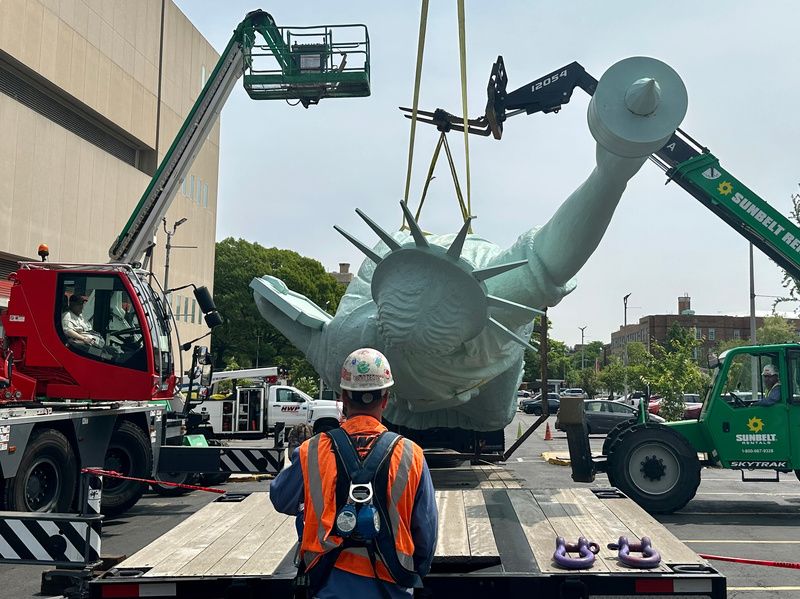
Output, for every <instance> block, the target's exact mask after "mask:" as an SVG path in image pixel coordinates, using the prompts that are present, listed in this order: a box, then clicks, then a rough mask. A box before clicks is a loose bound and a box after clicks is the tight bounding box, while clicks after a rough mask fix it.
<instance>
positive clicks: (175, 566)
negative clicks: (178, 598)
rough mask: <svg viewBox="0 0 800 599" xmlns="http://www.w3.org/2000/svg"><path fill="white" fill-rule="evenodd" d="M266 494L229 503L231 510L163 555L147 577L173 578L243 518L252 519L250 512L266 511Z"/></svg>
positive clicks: (267, 499)
mask: <svg viewBox="0 0 800 599" xmlns="http://www.w3.org/2000/svg"><path fill="white" fill-rule="evenodd" d="M268 497H269V496H268V494H267V493H252V494H251V495H249V496H247V497H246V498H245V499H244V500H243V501H241V502H238V503H229V504H228V505H229V506H231V507H232V509H230V510H228V511H227V512H226V513H225V515H224V516H222V517H219V518H217V519H216V520H213V521H209V522H206V523H205V525H204V526H203V527H202V528H200V529H199V530H197V531H196V532H195V534H194V536H192V537H191V538H188V539H186V540H185V541H184V544H183V545H181V546H179V547H178V548H177V549H175V551H173V552H172V553H169V554H164V556H163V558H162V559H161V560H160V561H158V562H157V563H156V564H155V565H154V566H153V568H152V569H151V570H150V571H149V572H147V576H148V577H153V576H173V575H175V574H177V573H178V571H179V570H180V569H181V568H183V567H184V566H185V565H186V564H187V563H189V562H190V561H191V560H192V559H194V558H195V557H196V556H197V555H198V554H200V553H201V552H202V551H203V550H204V549H205V548H206V547H208V546H209V545H211V544H212V543H213V542H214V541H216V540H217V539H218V538H219V537H220V536H221V535H223V534H225V532H226V531H227V530H229V529H231V528H235V527H236V525H237V524H238V523H239V521H240V520H242V519H243V518H245V517H252V516H251V512H257V511H258V512H260V511H263V510H266V509H267V505H268V504H269V498H268Z"/></svg>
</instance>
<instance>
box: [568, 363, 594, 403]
mask: <svg viewBox="0 0 800 599" xmlns="http://www.w3.org/2000/svg"><path fill="white" fill-rule="evenodd" d="M567 379H568V380H569V384H570V386H573V387H580V388H581V389H583V390H584V391H586V393H587V395H589V397H594V396H595V394H596V393H597V389H598V386H599V383H598V378H597V373H596V372H595V371H594V368H584V369H582V370H570V371H569V372H568V373H567Z"/></svg>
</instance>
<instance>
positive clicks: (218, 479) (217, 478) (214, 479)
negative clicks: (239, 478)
mask: <svg viewBox="0 0 800 599" xmlns="http://www.w3.org/2000/svg"><path fill="white" fill-rule="evenodd" d="M206 440H207V441H208V444H209V446H210V447H221V446H223V445H227V443H223V442H222V441H220V440H219V439H208V438H206ZM230 477H231V473H230V472H215V473H210V472H206V473H203V474H201V475H200V484H203V485H206V486H207V487H213V486H216V485H221V484H224V483H226V482H228V479H229V478H230Z"/></svg>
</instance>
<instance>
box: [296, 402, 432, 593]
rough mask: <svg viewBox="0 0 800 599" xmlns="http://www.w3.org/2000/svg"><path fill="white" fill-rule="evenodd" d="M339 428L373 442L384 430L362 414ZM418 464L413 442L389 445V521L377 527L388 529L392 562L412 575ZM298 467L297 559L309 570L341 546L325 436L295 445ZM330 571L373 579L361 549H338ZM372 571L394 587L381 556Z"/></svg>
mask: <svg viewBox="0 0 800 599" xmlns="http://www.w3.org/2000/svg"><path fill="white" fill-rule="evenodd" d="M342 429H344V431H345V432H346V433H347V434H348V435H350V436H351V437H355V438H359V437H377V436H378V435H380V434H381V433H382V432H384V431H386V427H385V426H383V425H382V424H381V423H380V422H379V421H378V420H376V419H375V418H373V417H372V416H366V415H357V416H353V417H352V418H348V419H347V420H346V421H345V422H344V424H342ZM359 453H360V452H359ZM362 457H363V456H362ZM423 464H424V457H423V454H422V449H421V448H420V447H419V446H418V445H416V444H415V443H413V442H412V441H410V440H408V439H405V438H401V439H400V440H399V441H398V442H397V444H396V445H395V446H394V450H393V452H392V456H391V458H390V462H389V471H388V480H387V484H386V490H385V493H386V496H385V497H386V507H387V511H388V515H389V520H390V522H388V523H386V522H384V523H382V526H386V525H387V524H388V525H390V526H391V528H392V532H393V537H394V541H395V551H396V554H397V559H398V561H399V563H400V565H401V566H402V567H403V568H405V569H406V570H409V571H412V572H413V571H414V559H413V556H414V539H413V538H412V536H411V512H412V510H413V508H414V498H415V497H416V495H417V488H418V487H419V483H420V479H421V477H422V469H423ZM300 466H301V468H302V470H303V492H304V494H305V498H304V506H305V507H304V518H303V521H304V525H303V538H302V541H301V543H300V557H301V559H302V560H303V562H304V564H305V566H306V571H308V570H310V569H311V568H313V567H314V566H315V565H316V564H317V563H318V562H319V560H320V558H322V556H323V555H325V554H326V553H328V552H329V551H332V550H334V549H336V548H337V547H339V546H340V545H341V544H342V542H343V541H344V539H342V537H340V536H337V535H336V534H335V533H334V530H335V520H336V512H337V506H336V481H337V471H338V468H337V465H336V454H335V451H334V449H333V446H332V442H331V440H330V438H329V437H328V436H327V435H325V434H324V433H323V434H319V435H316V436H315V437H312V438H311V439H309V440H308V441H305V442H304V443H303V444H302V445H301V446H300ZM375 492H376V493H377V492H379V489H375ZM335 567H336V568H339V569H340V570H344V571H346V572H350V573H352V574H357V575H358V576H365V577H367V578H374V576H375V574H374V572H373V568H372V563H371V562H370V559H369V555H368V553H367V550H366V549H365V548H363V547H348V548H346V549H343V550H342V552H341V553H340V555H339V557H338V559H337V560H336V564H335ZM375 571H376V572H377V573H378V576H379V577H380V578H381V579H383V580H385V581H388V582H395V580H394V578H393V577H392V575H391V574H390V572H389V569H388V568H387V567H386V565H385V564H384V563H383V560H382V559H381V558H380V556H378V559H377V563H376V568H375Z"/></svg>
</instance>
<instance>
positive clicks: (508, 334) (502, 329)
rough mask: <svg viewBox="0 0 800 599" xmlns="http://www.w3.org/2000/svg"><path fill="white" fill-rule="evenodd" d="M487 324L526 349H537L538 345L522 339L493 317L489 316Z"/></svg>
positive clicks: (536, 350)
mask: <svg viewBox="0 0 800 599" xmlns="http://www.w3.org/2000/svg"><path fill="white" fill-rule="evenodd" d="M489 325H490V326H491V327H492V328H493V329H494V330H495V331H496V332H498V333H500V334H501V335H503V336H504V337H506V338H507V339H508V340H509V341H513V342H515V343H519V344H520V345H521V346H523V347H527V348H528V349H530V350H533V351H535V352H538V351H539V348H538V347H536V346H534V345H531V343H530V342H529V341H526V340H525V339H523V338H522V337H520V336H519V335H517V334H516V333H515V332H514V331H511V330H510V329H508V328H506V327H505V326H504V325H502V324H500V323H499V322H497V321H496V320H495V319H494V318H491V317H490V318H489Z"/></svg>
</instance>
